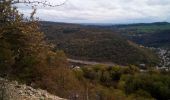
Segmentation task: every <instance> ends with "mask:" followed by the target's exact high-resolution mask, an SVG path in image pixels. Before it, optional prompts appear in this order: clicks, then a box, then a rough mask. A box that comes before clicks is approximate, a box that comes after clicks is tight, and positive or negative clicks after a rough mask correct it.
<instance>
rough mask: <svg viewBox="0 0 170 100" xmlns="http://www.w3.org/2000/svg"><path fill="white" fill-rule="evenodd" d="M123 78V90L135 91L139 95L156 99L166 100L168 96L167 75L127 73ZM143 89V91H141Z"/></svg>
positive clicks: (168, 79) (169, 85)
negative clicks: (133, 74)
mask: <svg viewBox="0 0 170 100" xmlns="http://www.w3.org/2000/svg"><path fill="white" fill-rule="evenodd" d="M124 79H125V92H126V93H127V94H132V93H137V94H138V95H141V96H144V95H145V96H149V95H148V94H150V95H151V96H152V97H154V98H156V99H158V100H168V99H169V98H170V97H169V95H170V78H169V75H160V74H137V75H135V76H132V75H129V76H127V77H126V78H124ZM141 91H143V93H141Z"/></svg>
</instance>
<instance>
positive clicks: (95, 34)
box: [42, 22, 158, 65]
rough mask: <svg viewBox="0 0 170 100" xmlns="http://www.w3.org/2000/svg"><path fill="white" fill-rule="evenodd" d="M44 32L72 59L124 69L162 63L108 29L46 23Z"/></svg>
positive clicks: (145, 50) (143, 49)
mask: <svg viewBox="0 0 170 100" xmlns="http://www.w3.org/2000/svg"><path fill="white" fill-rule="evenodd" d="M42 29H43V31H44V32H45V34H46V36H47V38H48V40H50V41H52V42H53V43H54V44H56V46H57V48H59V49H62V50H64V51H65V52H66V54H67V56H69V57H71V58H76V59H84V60H92V61H104V62H114V63H117V64H122V65H128V64H136V65H138V64H141V63H146V64H156V63H158V59H157V56H156V55H155V54H154V53H152V52H151V51H150V50H147V49H145V48H141V47H138V46H137V45H136V44H134V43H132V42H130V41H128V40H127V39H125V38H122V37H121V36H120V35H118V34H117V33H116V32H113V31H111V30H108V29H99V28H92V27H87V26H81V25H77V24H60V23H56V24H54V23H53V24H49V22H48V23H47V24H46V23H45V22H43V24H42Z"/></svg>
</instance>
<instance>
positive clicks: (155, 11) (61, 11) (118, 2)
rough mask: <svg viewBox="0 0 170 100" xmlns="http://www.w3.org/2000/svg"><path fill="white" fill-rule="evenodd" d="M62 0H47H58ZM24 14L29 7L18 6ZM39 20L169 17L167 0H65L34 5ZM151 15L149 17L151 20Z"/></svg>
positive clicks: (65, 20) (154, 19)
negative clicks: (47, 5)
mask: <svg viewBox="0 0 170 100" xmlns="http://www.w3.org/2000/svg"><path fill="white" fill-rule="evenodd" d="M62 1H63V0H50V2H51V3H53V4H54V5H55V4H58V3H61V2H62ZM18 7H19V8H20V9H21V11H22V12H23V13H24V14H26V15H28V13H30V12H31V9H30V7H25V6H24V5H19V6H18ZM37 16H39V17H40V19H42V20H50V21H62V22H82V23H84V22H95V23H97V22H98V23H106V22H111V21H112V22H113V23H114V22H115V23H117V22H133V21H136V22H138V21H139V22H140V21H141V22H146V21H148V22H150V21H170V0H68V2H66V4H65V5H62V6H59V7H42V6H39V7H38V12H37ZM151 19H152V20H151Z"/></svg>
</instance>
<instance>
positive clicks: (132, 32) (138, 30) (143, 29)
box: [88, 22, 170, 48]
mask: <svg viewBox="0 0 170 100" xmlns="http://www.w3.org/2000/svg"><path fill="white" fill-rule="evenodd" d="M88 27H95V28H103V29H110V30H113V31H118V32H119V33H120V34H122V35H124V36H125V37H126V38H127V39H130V40H132V41H133V42H136V43H137V44H142V45H144V46H149V47H166V48H169V47H170V23H168V22H156V23H139V24H126V25H106V26H97V25H93V26H92V25H89V26H88Z"/></svg>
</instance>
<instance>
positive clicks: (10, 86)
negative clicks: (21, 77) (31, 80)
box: [0, 78, 66, 100]
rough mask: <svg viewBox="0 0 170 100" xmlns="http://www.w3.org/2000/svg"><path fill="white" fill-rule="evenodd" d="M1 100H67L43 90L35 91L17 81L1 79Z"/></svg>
mask: <svg viewBox="0 0 170 100" xmlns="http://www.w3.org/2000/svg"><path fill="white" fill-rule="evenodd" d="M0 100H66V99H63V98H59V97H57V96H55V95H52V94H50V93H48V92H47V91H45V90H42V89H33V88H32V87H30V86H26V85H21V84H19V83H18V82H17V81H13V82H10V81H8V80H5V79H3V78H0Z"/></svg>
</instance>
